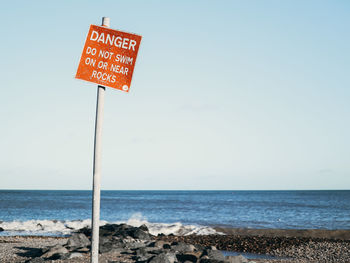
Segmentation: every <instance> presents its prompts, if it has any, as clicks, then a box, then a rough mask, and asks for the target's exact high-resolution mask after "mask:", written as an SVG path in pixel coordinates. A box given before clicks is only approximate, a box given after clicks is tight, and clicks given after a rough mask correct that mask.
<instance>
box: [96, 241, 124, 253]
mask: <svg viewBox="0 0 350 263" xmlns="http://www.w3.org/2000/svg"><path fill="white" fill-rule="evenodd" d="M126 250H128V248H126V247H125V245H124V244H123V243H121V242H118V241H117V242H113V241H108V242H103V243H99V252H100V253H107V252H110V251H114V252H123V251H126Z"/></svg>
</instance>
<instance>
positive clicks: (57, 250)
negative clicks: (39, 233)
mask: <svg viewBox="0 0 350 263" xmlns="http://www.w3.org/2000/svg"><path fill="white" fill-rule="evenodd" d="M68 253H69V251H68V250H67V249H66V248H65V247H63V246H61V245H56V246H53V247H50V248H49V249H48V250H47V252H45V253H44V254H43V255H42V256H41V257H42V258H47V259H51V258H52V259H61V257H62V255H64V254H68ZM57 257H58V258H57Z"/></svg>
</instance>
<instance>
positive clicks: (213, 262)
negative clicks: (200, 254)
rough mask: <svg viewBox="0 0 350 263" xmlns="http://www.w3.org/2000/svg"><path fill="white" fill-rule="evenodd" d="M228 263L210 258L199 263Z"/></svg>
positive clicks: (202, 259)
mask: <svg viewBox="0 0 350 263" xmlns="http://www.w3.org/2000/svg"><path fill="white" fill-rule="evenodd" d="M226 262H227V261H222V260H216V259H210V258H201V259H200V261H199V263H226Z"/></svg>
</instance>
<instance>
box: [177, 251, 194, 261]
mask: <svg viewBox="0 0 350 263" xmlns="http://www.w3.org/2000/svg"><path fill="white" fill-rule="evenodd" d="M176 258H177V260H178V261H179V262H193V263H196V262H197V260H198V257H197V256H196V255H195V254H190V253H186V254H177V255H176Z"/></svg>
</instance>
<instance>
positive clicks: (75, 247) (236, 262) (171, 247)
mask: <svg viewBox="0 0 350 263" xmlns="http://www.w3.org/2000/svg"><path fill="white" fill-rule="evenodd" d="M90 237H91V230H90V229H88V228H83V229H81V230H79V231H78V232H77V233H75V234H73V235H72V236H71V237H70V238H69V239H68V241H67V243H66V244H64V245H56V246H52V247H47V248H44V249H40V250H39V251H38V252H37V254H36V255H33V258H32V259H30V260H28V261H27V262H28V263H41V262H46V261H50V262H51V261H54V260H58V262H88V261H87V260H88V257H89V252H90V246H91V243H90ZM99 253H100V257H101V258H102V259H103V258H104V259H105V261H104V262H108V263H113V262H139V263H176V262H178V263H191V262H192V263H246V262H249V261H248V260H247V259H246V258H244V257H243V256H227V257H225V256H224V255H223V254H222V252H221V251H219V250H217V249H216V247H215V246H208V247H205V246H202V245H192V244H189V243H185V242H181V241H179V242H178V241H173V242H167V241H164V240H157V238H156V237H155V236H152V235H151V234H150V233H149V232H148V229H147V227H146V226H145V225H142V226H140V227H133V226H129V225H126V224H119V225H117V224H107V225H104V226H102V227H100V243H99ZM104 255H108V256H107V257H106V256H104Z"/></svg>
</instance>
